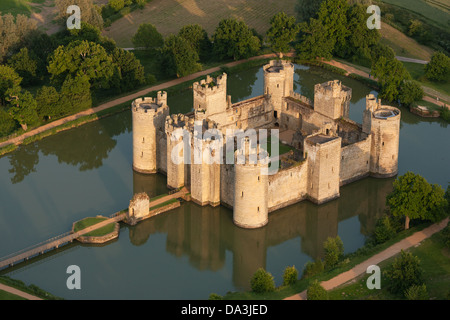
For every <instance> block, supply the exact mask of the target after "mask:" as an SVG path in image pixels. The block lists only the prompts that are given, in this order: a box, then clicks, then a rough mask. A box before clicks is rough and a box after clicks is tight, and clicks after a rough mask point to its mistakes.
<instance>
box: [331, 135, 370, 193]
mask: <svg viewBox="0 0 450 320" xmlns="http://www.w3.org/2000/svg"><path fill="white" fill-rule="evenodd" d="M371 144H372V137H371V136H368V137H367V138H366V139H364V140H362V141H359V142H356V143H353V144H350V145H347V146H345V147H343V148H342V152H341V165H340V167H341V168H340V174H339V178H340V185H341V186H342V185H345V184H347V183H350V182H352V181H355V180H357V179H360V178H362V177H365V176H368V175H369V171H370V148H371Z"/></svg>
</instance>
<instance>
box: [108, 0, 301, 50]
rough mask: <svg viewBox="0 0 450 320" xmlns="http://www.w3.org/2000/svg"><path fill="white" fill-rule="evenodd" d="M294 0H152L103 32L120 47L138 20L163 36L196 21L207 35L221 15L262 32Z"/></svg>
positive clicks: (289, 8) (127, 42) (291, 11)
mask: <svg viewBox="0 0 450 320" xmlns="http://www.w3.org/2000/svg"><path fill="white" fill-rule="evenodd" d="M296 2H297V0H217V1H209V0H153V1H151V2H150V3H148V4H147V5H146V6H145V8H144V9H143V10H136V11H134V12H132V13H130V14H129V15H127V16H125V17H123V18H122V19H120V20H117V21H115V22H114V23H113V24H112V25H111V26H110V27H109V28H107V29H106V31H105V32H104V34H105V35H107V36H109V37H111V38H113V39H114V40H116V42H117V44H118V45H119V46H121V47H132V46H133V44H132V42H131V38H132V37H133V35H134V34H135V33H136V31H137V29H138V28H139V25H140V24H142V23H152V24H154V25H155V26H156V28H157V29H158V31H159V32H160V33H161V34H162V35H163V36H167V35H168V34H171V33H172V34H176V33H178V31H179V30H180V28H181V27H183V26H185V25H188V24H195V23H198V24H200V25H201V26H202V27H203V28H205V30H206V31H207V32H208V34H209V35H210V36H211V35H212V34H213V32H214V30H215V28H216V27H217V25H218V24H219V21H220V20H222V19H224V18H238V19H243V20H244V21H245V22H246V23H247V24H248V25H249V26H250V27H251V28H255V29H256V31H257V32H258V33H260V34H264V33H265V32H266V31H267V29H268V28H269V20H270V18H271V17H272V16H273V15H275V14H276V13H277V12H279V11H284V12H285V13H286V14H288V15H294V14H295V10H294V7H295V4H296Z"/></svg>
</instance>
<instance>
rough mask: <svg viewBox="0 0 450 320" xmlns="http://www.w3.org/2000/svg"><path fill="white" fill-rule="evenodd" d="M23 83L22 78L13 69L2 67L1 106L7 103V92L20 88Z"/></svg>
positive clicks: (0, 68) (0, 73)
mask: <svg viewBox="0 0 450 320" xmlns="http://www.w3.org/2000/svg"><path fill="white" fill-rule="evenodd" d="M21 82H22V78H21V77H19V75H18V74H17V72H16V71H15V70H14V69H13V68H11V67H8V66H3V65H0V104H3V105H4V104H5V103H6V100H5V98H6V91H8V89H16V88H20V84H21Z"/></svg>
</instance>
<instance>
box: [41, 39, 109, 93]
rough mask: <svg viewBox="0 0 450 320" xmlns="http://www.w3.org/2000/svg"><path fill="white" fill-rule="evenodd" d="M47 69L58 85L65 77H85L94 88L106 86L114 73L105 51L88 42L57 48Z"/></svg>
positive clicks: (72, 43) (76, 42) (78, 42)
mask: <svg viewBox="0 0 450 320" xmlns="http://www.w3.org/2000/svg"><path fill="white" fill-rule="evenodd" d="M47 69H48V72H49V73H50V74H51V79H52V80H53V81H55V82H59V83H60V82H62V81H63V80H64V79H66V78H67V76H71V77H78V76H86V77H87V79H88V80H89V82H90V83H91V84H92V85H94V86H95V87H100V86H106V84H107V82H108V81H109V79H110V77H111V76H112V75H113V72H114V67H113V64H112V59H111V57H110V56H109V55H108V54H107V53H106V51H105V49H104V48H103V47H102V46H101V45H99V44H96V43H93V42H88V41H74V42H71V43H70V44H69V45H67V46H60V47H58V49H56V50H55V52H54V53H53V55H52V56H51V58H50V62H49V65H48V68H47Z"/></svg>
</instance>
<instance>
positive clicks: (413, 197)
mask: <svg viewBox="0 0 450 320" xmlns="http://www.w3.org/2000/svg"><path fill="white" fill-rule="evenodd" d="M386 203H387V205H388V206H389V208H390V210H391V213H392V214H393V215H394V216H404V217H405V229H409V222H410V219H430V220H434V219H437V217H438V216H439V212H441V210H443V208H445V205H446V201H445V199H444V192H443V190H442V188H439V186H432V185H430V184H429V183H428V182H427V181H426V180H425V179H424V178H423V177H422V176H420V175H418V174H417V175H416V174H414V173H412V172H407V173H405V174H404V175H402V176H400V177H398V178H397V179H396V180H395V181H394V190H393V191H392V192H391V193H390V194H388V196H387V197H386ZM435 217H436V218H435Z"/></svg>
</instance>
